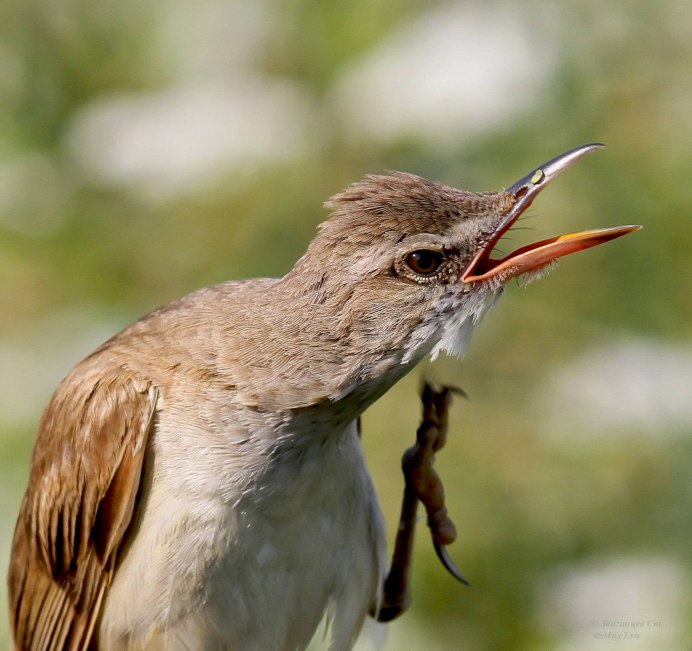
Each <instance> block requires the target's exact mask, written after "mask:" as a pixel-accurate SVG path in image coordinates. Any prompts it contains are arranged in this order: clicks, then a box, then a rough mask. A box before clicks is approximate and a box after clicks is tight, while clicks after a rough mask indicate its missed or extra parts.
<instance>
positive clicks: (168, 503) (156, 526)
mask: <svg viewBox="0 0 692 651" xmlns="http://www.w3.org/2000/svg"><path fill="white" fill-rule="evenodd" d="M313 427H314V431H309V428H308V429H307V430H306V427H305V425H304V424H302V425H301V431H300V436H298V437H296V436H292V434H291V431H290V428H287V429H286V431H285V432H284V433H283V434H282V435H281V436H280V437H279V438H278V439H277V438H276V437H275V436H274V437H272V436H270V435H268V434H267V433H263V432H260V431H254V432H252V431H249V430H248V429H247V428H243V430H244V433H241V432H240V431H235V430H234V431H232V432H230V433H229V435H228V436H226V437H225V442H224V437H218V436H217V435H215V434H210V433H209V432H207V433H206V436H205V437H195V436H191V435H190V432H187V434H188V436H187V437H186V439H185V440H186V441H189V440H190V439H191V438H194V439H196V442H197V445H196V446H191V447H189V448H188V446H187V444H184V445H183V446H182V447H184V448H187V449H186V450H185V451H184V453H183V452H181V451H180V450H176V449H174V448H176V441H178V444H177V445H178V446H180V440H181V437H180V435H179V434H178V436H177V437H176V436H173V433H172V432H167V430H166V423H165V420H164V422H162V424H161V430H160V432H159V433H158V437H157V441H156V442H155V450H154V455H153V456H154V462H153V466H154V467H153V468H152V469H151V470H150V472H151V477H150V492H149V495H148V496H147V498H146V500H145V504H144V513H143V516H142V523H141V526H140V528H139V531H140V533H139V534H138V536H137V537H136V538H135V539H134V541H133V544H132V546H131V549H130V552H129V553H128V555H127V557H126V558H125V560H124V562H123V564H122V566H121V568H120V570H119V571H118V573H117V574H116V578H115V581H114V584H113V586H112V588H111V590H110V593H109V596H108V599H107V602H106V605H105V609H104V617H103V619H102V625H101V638H102V639H104V640H105V639H109V640H110V639H124V640H125V641H126V643H127V644H126V645H125V646H127V645H128V644H129V646H127V648H138V646H139V645H140V642H139V641H141V646H140V648H148V645H153V646H151V648H154V646H156V645H158V647H157V648H162V647H161V644H164V647H165V648H167V649H172V650H173V651H175V649H177V648H181V649H182V648H195V649H199V650H200V651H203V650H204V649H207V648H210V649H211V648H213V649H219V648H228V649H232V648H242V649H248V650H253V649H269V648H271V649H277V650H280V649H284V648H285V649H294V648H302V647H304V646H305V645H306V644H307V643H308V642H309V640H310V639H311V637H312V636H313V633H314V631H315V629H316V628H317V627H318V625H319V623H320V621H321V620H322V619H323V618H324V617H325V616H329V615H331V616H332V621H333V623H332V635H333V637H334V639H335V640H336V642H337V644H336V646H335V647H334V648H348V647H349V645H350V643H351V641H352V638H353V637H354V635H356V634H357V632H358V630H359V629H360V626H361V624H362V621H363V618H364V617H365V615H366V612H367V609H368V607H369V606H370V604H371V603H372V602H373V600H374V599H375V597H376V592H377V590H378V587H379V585H380V583H381V575H382V573H383V572H384V563H385V561H384V559H383V555H384V553H385V549H384V548H385V542H384V523H383V519H382V516H381V513H380V509H379V505H378V502H377V498H376V495H375V491H374V488H373V486H372V483H371V479H370V476H369V474H368V472H367V468H366V466H365V461H364V458H363V454H362V450H361V446H360V441H359V439H358V436H357V432H356V427H355V422H352V423H350V424H348V426H346V427H345V428H343V427H342V428H341V431H332V430H329V428H327V429H326V430H325V427H324V425H323V424H320V423H319V422H314V423H313ZM201 441H205V443H201ZM126 631H129V633H125V632H126ZM163 634H165V637H164V638H162V637H161V635H163ZM123 635H124V636H125V638H123ZM135 638H138V640H139V641H138V640H137V639H135ZM147 640H149V641H150V642H149V643H147ZM125 646H124V647H123V648H125ZM110 648H113V649H116V648H119V647H118V646H117V645H114V646H112V647H110Z"/></svg>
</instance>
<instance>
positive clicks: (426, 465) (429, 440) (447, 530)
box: [402, 382, 469, 585]
mask: <svg viewBox="0 0 692 651" xmlns="http://www.w3.org/2000/svg"><path fill="white" fill-rule="evenodd" d="M455 393H456V394H458V395H462V396H464V397H465V395H466V394H465V393H464V392H463V391H462V390H461V389H459V388H457V387H451V386H443V387H442V388H441V389H440V390H436V389H433V387H432V386H431V385H430V384H428V383H427V382H426V383H425V385H424V386H423V392H422V395H421V400H422V402H423V421H422V423H421V424H420V427H419V428H418V430H417V432H416V444H415V445H414V446H412V447H410V448H409V449H408V450H406V452H405V453H404V456H403V458H402V468H403V471H404V478H405V481H406V486H407V487H409V488H410V489H411V490H412V491H413V492H414V493H415V495H416V497H417V498H418V500H419V501H420V502H421V504H423V506H424V507H425V511H426V514H427V519H428V527H429V528H430V534H431V536H432V541H433V546H434V547H435V552H436V553H437V556H438V558H439V559H440V561H441V562H442V564H443V565H444V567H445V568H446V569H447V571H448V572H449V573H450V574H451V575H452V576H454V577H455V578H457V579H458V580H459V581H461V582H462V583H465V584H466V585H468V584H469V582H468V581H467V580H466V578H465V577H464V576H463V574H462V573H461V572H460V571H459V569H458V568H457V567H456V565H455V564H454V562H453V561H452V559H451V558H450V557H449V554H448V553H447V549H446V546H447V545H449V544H451V543H453V542H454V541H455V540H456V538H457V531H456V527H455V526H454V523H453V522H452V520H451V519H450V517H449V515H448V513H447V507H446V506H445V492H444V486H443V485H442V480H441V479H440V476H439V474H438V473H437V471H436V470H435V468H434V467H433V464H434V463H435V453H436V452H437V451H438V450H440V449H442V447H444V445H445V443H446V442H447V428H448V423H449V417H448V414H449V407H450V405H451V402H452V395H453V394H455Z"/></svg>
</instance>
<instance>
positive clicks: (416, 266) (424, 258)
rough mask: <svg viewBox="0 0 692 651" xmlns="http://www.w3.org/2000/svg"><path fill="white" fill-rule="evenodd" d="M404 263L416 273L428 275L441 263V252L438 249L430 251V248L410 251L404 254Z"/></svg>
mask: <svg viewBox="0 0 692 651" xmlns="http://www.w3.org/2000/svg"><path fill="white" fill-rule="evenodd" d="M406 264H407V265H408V267H409V268H410V269H411V271H415V272H416V273H417V274H420V275H421V276H430V275H431V274H434V273H435V272H436V271H437V270H438V269H439V268H440V265H441V264H442V254H441V253H440V252H439V251H431V250H430V249H419V250H418V251H412V252H411V253H409V254H408V255H407V256H406Z"/></svg>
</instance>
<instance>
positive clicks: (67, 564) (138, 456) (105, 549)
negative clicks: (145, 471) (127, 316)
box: [8, 358, 158, 651]
mask: <svg viewBox="0 0 692 651" xmlns="http://www.w3.org/2000/svg"><path fill="white" fill-rule="evenodd" d="M157 399H158V391H157V390H156V389H155V388H154V387H152V385H151V383H149V382H148V381H146V380H144V379H142V378H140V377H138V376H137V375H135V374H133V373H129V372H127V371H125V370H123V369H117V370H114V371H113V372H110V373H109V372H108V371H106V372H104V369H103V368H101V367H99V365H98V363H95V360H94V358H91V359H88V360H87V361H86V362H85V363H83V364H81V365H80V366H78V367H77V368H76V369H75V370H74V371H73V372H72V373H71V374H70V375H69V376H68V377H67V378H66V379H65V380H64V381H63V383H62V384H61V385H60V387H58V390H57V391H56V392H55V394H54V396H53V398H52V399H51V401H50V403H49V405H48V407H47V409H46V411H45V413H44V415H43V418H42V420H41V423H40V425H39V431H38V435H37V438H36V445H35V447H34V454H33V459H32V467H31V473H30V476H29V487H28V489H27V492H26V495H25V496H24V500H23V502H22V506H21V510H20V513H19V520H18V521H17V528H16V530H15V534H14V541H13V546H12V558H11V561H10V571H9V579H8V582H9V592H10V619H11V622H12V630H13V634H14V640H15V648H16V650H17V651H29V650H31V651H62V650H69V651H83V650H84V649H87V648H89V647H90V641H91V640H92V638H93V634H94V628H95V626H96V623H97V620H98V617H99V613H100V610H101V605H102V603H103V597H104V595H105V593H106V591H107V589H108V586H109V585H110V583H111V580H112V577H113V572H114V571H115V568H116V564H117V560H118V550H119V548H120V546H121V543H122V541H123V538H124V535H125V532H126V530H127V528H128V526H129V525H130V522H131V520H132V515H133V511H134V508H135V502H136V499H137V493H138V489H139V483H140V478H141V473H142V465H143V462H144V454H145V450H146V447H147V439H148V436H149V433H150V431H151V429H152V427H153V422H154V414H155V409H156V402H157Z"/></svg>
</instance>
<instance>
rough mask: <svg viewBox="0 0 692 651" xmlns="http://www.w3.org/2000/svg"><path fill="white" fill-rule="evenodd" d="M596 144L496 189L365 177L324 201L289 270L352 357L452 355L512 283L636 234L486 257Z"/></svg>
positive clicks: (596, 236)
mask: <svg viewBox="0 0 692 651" xmlns="http://www.w3.org/2000/svg"><path fill="white" fill-rule="evenodd" d="M599 147H601V145H597V144H592V145H586V146H583V147H579V148H576V149H573V150H571V151H568V152H566V153H564V154H561V155H560V156H557V157H556V158H553V159H552V160H550V161H548V162H546V163H545V164H543V165H541V166H540V167H538V168H536V169H534V170H532V171H531V172H530V173H529V174H527V175H526V176H524V177H522V178H521V179H520V180H519V181H517V182H516V183H514V184H513V185H512V186H510V187H509V188H507V189H506V190H502V191H500V192H468V191H465V190H457V189H455V188H451V187H449V186H446V185H443V184H441V183H434V182H432V181H427V180H425V179H423V178H420V177H418V176H414V175H411V174H404V173H394V174H391V175H387V176H369V177H366V178H365V179H364V180H363V181H360V182H358V183H355V184H354V185H352V186H350V187H349V188H347V189H346V190H345V191H343V192H341V193H340V194H337V195H336V196H334V197H332V198H331V199H330V200H329V201H328V202H327V203H326V207H327V208H329V209H330V210H331V211H332V214H331V216H330V218H329V219H328V220H327V221H325V222H324V223H323V224H322V225H321V226H320V230H319V234H318V235H317V237H316V238H315V239H314V240H313V242H312V243H311V245H310V247H309V249H308V251H307V252H306V254H305V255H304V256H303V258H301V260H300V261H299V262H298V263H297V265H296V267H295V269H294V272H293V273H295V274H300V275H303V277H304V278H305V277H310V278H312V279H313V280H312V282H311V284H310V288H311V291H312V298H311V301H312V304H313V305H314V306H315V307H316V308H317V307H318V306H321V305H323V306H325V307H327V309H328V311H329V312H330V313H331V314H332V316H333V321H332V325H331V326H330V327H333V328H334V332H335V333H337V334H338V337H340V338H344V339H346V338H347V339H348V340H349V341H350V343H351V345H352V346H354V347H355V348H356V349H357V350H359V351H362V353H366V351H371V352H372V353H373V355H375V353H376V351H375V349H377V350H378V351H379V354H381V355H383V356H384V357H386V358H387V359H389V361H390V362H392V361H396V362H397V363H404V364H406V363H408V362H411V361H417V360H418V359H420V358H421V357H422V356H423V355H425V354H426V353H428V352H430V353H432V355H433V356H435V355H437V354H438V353H439V352H443V351H444V352H449V353H457V354H458V353H461V352H463V350H464V349H465V347H466V343H467V341H468V338H469V335H470V333H471V330H472V328H473V326H474V325H475V324H476V323H477V322H478V320H479V319H480V318H481V316H482V315H483V314H484V312H485V311H486V310H487V309H488V308H489V307H490V306H491V305H492V304H493V303H494V302H495V300H496V299H497V298H498V296H499V295H500V294H501V293H502V290H503V288H504V286H505V285H506V283H507V282H508V281H509V280H510V279H512V278H516V277H519V276H523V277H525V278H528V279H529V280H530V279H531V278H533V277H535V276H536V275H538V273H539V272H540V271H542V270H544V269H545V268H546V267H547V266H549V265H551V264H552V263H553V261H555V260H556V259H557V258H559V257H561V256H564V255H567V254H569V253H573V252H576V251H580V250H583V249H587V248H589V247H592V246H595V245H597V244H601V243H603V242H607V241H608V240H612V239H614V238H616V237H620V236H621V235H624V234H626V233H629V232H631V231H633V230H636V229H637V228H639V227H638V226H619V227H615V228H605V229H598V230H589V231H580V232H577V233H570V234H567V235H560V236H558V237H553V238H550V239H546V240H542V241H540V242H536V243H534V244H530V245H527V246H523V247H521V248H519V249H517V250H515V251H513V252H512V253H509V254H508V255H505V256H503V257H496V255H495V254H494V253H493V249H494V248H495V245H496V244H497V243H498V241H499V240H500V238H501V237H502V236H503V235H504V234H505V233H506V232H507V231H508V230H509V229H510V228H512V226H513V225H514V224H516V222H517V220H518V219H519V217H520V216H521V215H522V214H523V213H524V211H525V210H526V209H527V208H528V207H529V206H530V205H531V203H532V202H533V200H534V199H535V198H536V196H537V195H538V194H539V193H540V192H541V191H542V190H543V188H545V187H546V186H547V185H548V184H549V183H550V182H551V181H552V180H553V179H555V178H556V177H557V176H558V175H559V174H560V173H561V172H562V171H563V170H565V169H566V168H567V167H569V166H570V165H572V163H574V162H575V161H577V160H578V159H580V158H581V157H583V156H584V155H585V154H587V153H589V152H591V151H594V150H595V149H598V148H599ZM305 274H307V276H306V275H305ZM366 354H367V353H366ZM374 361H375V360H374V359H373V362H374ZM390 368H391V367H390Z"/></svg>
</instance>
